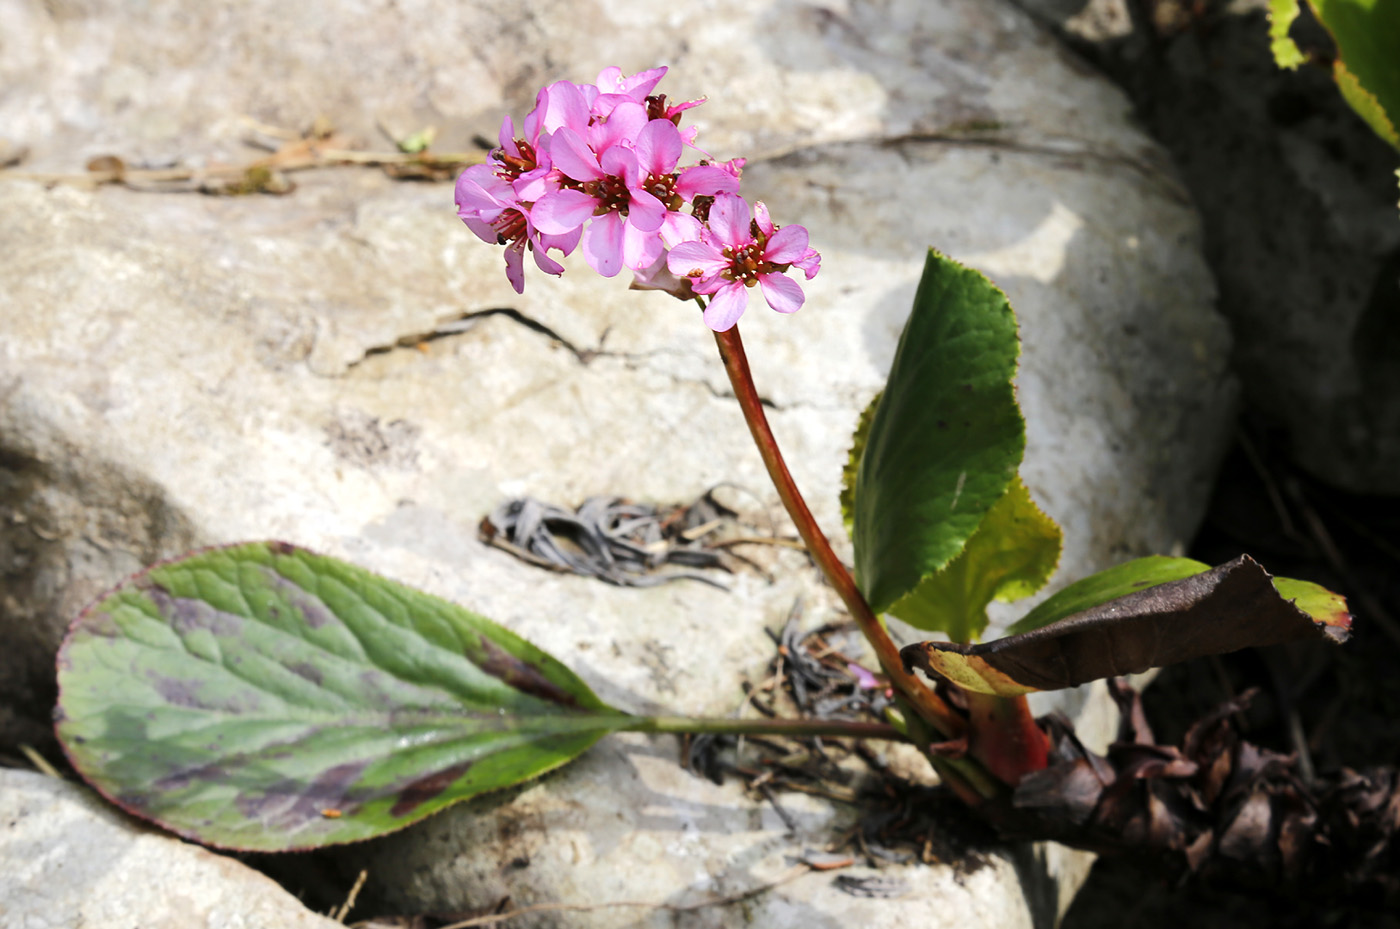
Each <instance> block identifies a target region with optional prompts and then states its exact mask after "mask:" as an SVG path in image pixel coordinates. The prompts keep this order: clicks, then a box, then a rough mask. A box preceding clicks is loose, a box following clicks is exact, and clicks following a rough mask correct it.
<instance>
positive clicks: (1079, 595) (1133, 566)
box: [1006, 555, 1210, 635]
mask: <svg viewBox="0 0 1400 929" xmlns="http://www.w3.org/2000/svg"><path fill="white" fill-rule="evenodd" d="M1209 570H1210V565H1208V564H1204V563H1202V562H1199V561H1194V560H1192V559H1190V558H1168V557H1167V556H1165V555H1149V556H1148V557H1146V558H1137V559H1135V560H1133V561H1129V562H1125V563H1123V564H1120V565H1118V566H1116V567H1113V568H1109V569H1108V570H1107V571H1100V572H1099V573H1098V574H1091V575H1089V576H1088V577H1086V578H1084V579H1082V580H1078V581H1075V582H1074V583H1073V584H1070V585H1069V586H1068V587H1066V588H1065V589H1064V590H1061V591H1060V592H1059V593H1057V594H1055V595H1054V596H1053V597H1050V598H1048V599H1047V600H1045V601H1044V602H1043V603H1041V604H1040V605H1039V606H1037V607H1036V608H1035V609H1033V610H1031V611H1030V612H1029V613H1027V614H1026V615H1025V616H1022V617H1021V618H1020V619H1019V620H1017V621H1016V622H1015V623H1014V624H1012V626H1011V627H1010V628H1009V629H1007V630H1006V634H1007V635H1020V634H1021V633H1023V632H1030V631H1032V630H1035V629H1039V628H1040V627H1041V626H1048V625H1049V624H1050V623H1053V622H1056V621H1058V620H1061V619H1064V618H1065V617H1066V616H1070V615H1072V614H1074V613H1082V612H1084V611H1085V610H1087V609H1091V608H1093V607H1096V606H1098V605H1099V604H1100V603H1107V602H1108V601H1109V600H1113V599H1116V598H1118V597H1125V596H1127V595H1128V594H1131V593H1137V592H1138V591H1139V590H1145V589H1146V588H1148V587H1156V586H1157V585H1158V584H1165V583H1167V582H1168V581H1179V580H1181V579H1182V578H1184V577H1191V576H1192V575H1193V574H1200V573H1201V572H1202V571H1209Z"/></svg>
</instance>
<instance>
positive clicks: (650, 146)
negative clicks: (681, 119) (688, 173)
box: [637, 119, 681, 174]
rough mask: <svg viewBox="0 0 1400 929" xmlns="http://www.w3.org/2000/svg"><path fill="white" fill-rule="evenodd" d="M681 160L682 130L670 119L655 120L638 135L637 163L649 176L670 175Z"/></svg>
mask: <svg viewBox="0 0 1400 929" xmlns="http://www.w3.org/2000/svg"><path fill="white" fill-rule="evenodd" d="M680 160H681V134H680V130H678V129H677V128H676V125H675V123H673V122H671V121H670V120H669V119H653V120H652V121H651V122H649V123H647V124H646V125H645V126H643V127H642V131H641V132H639V133H637V162H638V164H640V165H641V168H642V170H643V171H644V172H646V173H647V174H670V173H671V172H672V171H674V170H676V162H678V161H680Z"/></svg>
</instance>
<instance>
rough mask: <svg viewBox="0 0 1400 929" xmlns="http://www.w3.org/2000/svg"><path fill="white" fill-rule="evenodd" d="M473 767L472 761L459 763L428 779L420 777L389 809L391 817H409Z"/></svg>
mask: <svg viewBox="0 0 1400 929" xmlns="http://www.w3.org/2000/svg"><path fill="white" fill-rule="evenodd" d="M471 766H472V763H471V762H470V761H463V762H459V763H458V764H454V765H452V766H451V767H449V768H443V769H442V770H441V771H438V772H437V773H436V774H429V775H428V776H427V777H420V778H419V779H418V780H416V781H413V782H412V783H410V784H409V785H408V786H407V787H405V788H404V789H403V791H402V792H401V793H400V794H399V799H398V800H396V801H395V802H394V805H393V806H392V807H391V808H390V809H389V815H390V816H407V815H408V814H409V813H412V812H413V811H414V810H416V809H418V807H420V806H422V805H423V804H425V803H427V802H428V801H429V800H432V799H433V798H434V797H437V796H438V795H439V794H441V793H442V792H443V791H444V790H446V789H447V788H449V787H451V786H452V784H453V783H454V782H455V781H456V780H457V779H458V778H459V777H461V776H462V775H463V774H466V773H467V769H468V768H470V767H471Z"/></svg>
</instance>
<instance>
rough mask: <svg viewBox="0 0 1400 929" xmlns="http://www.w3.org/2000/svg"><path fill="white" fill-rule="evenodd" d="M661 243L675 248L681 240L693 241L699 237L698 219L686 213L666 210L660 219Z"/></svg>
mask: <svg viewBox="0 0 1400 929" xmlns="http://www.w3.org/2000/svg"><path fill="white" fill-rule="evenodd" d="M660 232H661V243H662V244H663V245H665V246H666V247H667V248H675V247H676V246H677V245H679V244H681V243H682V242H694V241H696V240H698V239H699V238H700V220H698V219H696V218H695V217H694V216H691V215H690V214H688V213H672V212H670V211H669V210H668V211H667V212H666V218H665V219H664V220H662V221H661V230H660Z"/></svg>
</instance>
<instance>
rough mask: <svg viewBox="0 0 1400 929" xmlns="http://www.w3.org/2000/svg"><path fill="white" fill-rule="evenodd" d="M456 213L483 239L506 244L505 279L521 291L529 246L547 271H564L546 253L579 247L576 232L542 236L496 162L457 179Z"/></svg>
mask: <svg viewBox="0 0 1400 929" xmlns="http://www.w3.org/2000/svg"><path fill="white" fill-rule="evenodd" d="M456 200H457V215H458V216H459V217H460V218H461V220H462V222H463V223H465V224H466V226H467V228H468V229H470V230H471V231H472V232H474V233H476V235H477V237H478V238H480V239H481V240H482V241H483V242H491V243H493V244H496V245H504V246H505V247H506V252H505V259H506V279H507V280H509V281H510V285H511V287H513V288H515V292H516V293H518V294H520V293H524V292H525V271H524V264H525V262H524V257H525V252H526V250H527V249H528V250H529V251H530V252H531V254H533V255H534V257H535V264H536V265H538V266H539V268H540V270H541V271H544V272H545V273H547V274H554V275H559V274H563V273H564V266H563V265H561V264H559V262H557V261H555V260H554V259H553V258H550V257H549V255H548V254H546V252H547V250H548V249H551V248H557V249H558V250H559V251H560V252H562V253H563V254H565V255H568V254H570V253H572V252H573V250H574V249H575V248H576V247H577V246H578V240H579V236H578V231H577V230H574V232H573V233H571V234H566V235H543V234H541V233H539V232H538V231H537V230H536V229H535V227H534V225H533V224H532V223H531V222H530V216H529V213H528V210H527V208H526V207H525V205H524V204H523V203H521V202H520V199H519V198H518V197H517V196H516V194H515V191H514V189H513V186H512V184H511V183H510V182H509V181H508V180H506V179H505V178H503V177H502V176H501V172H500V171H499V169H498V167H497V166H496V165H492V164H481V165H473V166H472V167H470V168H468V169H467V170H465V171H463V172H462V174H461V176H459V177H458V178H457V190H456Z"/></svg>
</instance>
